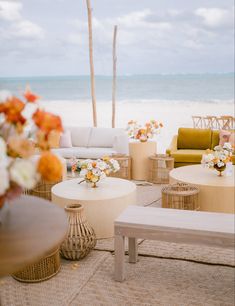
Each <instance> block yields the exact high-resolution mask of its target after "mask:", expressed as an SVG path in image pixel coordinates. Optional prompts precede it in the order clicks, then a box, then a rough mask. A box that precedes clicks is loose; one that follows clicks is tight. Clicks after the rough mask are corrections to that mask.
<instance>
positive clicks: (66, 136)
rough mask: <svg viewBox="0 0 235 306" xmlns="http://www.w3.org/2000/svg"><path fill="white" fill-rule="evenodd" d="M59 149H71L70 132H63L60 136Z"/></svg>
mask: <svg viewBox="0 0 235 306" xmlns="http://www.w3.org/2000/svg"><path fill="white" fill-rule="evenodd" d="M59 147H60V148H72V139H71V132H70V130H68V129H67V130H64V133H63V134H62V135H61V136H60V145H59Z"/></svg>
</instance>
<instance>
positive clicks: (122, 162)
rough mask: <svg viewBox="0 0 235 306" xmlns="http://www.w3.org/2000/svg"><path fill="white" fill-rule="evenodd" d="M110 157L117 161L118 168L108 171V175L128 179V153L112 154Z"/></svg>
mask: <svg viewBox="0 0 235 306" xmlns="http://www.w3.org/2000/svg"><path fill="white" fill-rule="evenodd" d="M110 157H111V158H113V159H116V160H117V161H118V163H119V166H120V170H119V171H117V172H115V173H114V172H112V173H110V174H109V176H111V177H117V178H122V179H126V180H130V179H131V157H130V156H128V155H121V154H120V155H112V156H110Z"/></svg>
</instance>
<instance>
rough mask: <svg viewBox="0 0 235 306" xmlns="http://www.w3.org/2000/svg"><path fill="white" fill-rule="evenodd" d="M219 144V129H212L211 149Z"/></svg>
mask: <svg viewBox="0 0 235 306" xmlns="http://www.w3.org/2000/svg"><path fill="white" fill-rule="evenodd" d="M218 144H219V131H212V137H211V150H214V147H216V146H218Z"/></svg>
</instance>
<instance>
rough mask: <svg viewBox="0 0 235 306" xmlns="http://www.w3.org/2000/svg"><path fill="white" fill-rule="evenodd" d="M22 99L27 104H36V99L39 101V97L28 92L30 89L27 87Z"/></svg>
mask: <svg viewBox="0 0 235 306" xmlns="http://www.w3.org/2000/svg"><path fill="white" fill-rule="evenodd" d="M24 97H25V99H26V100H27V102H29V103H34V102H36V101H37V100H38V99H40V97H39V96H37V95H35V94H34V93H32V91H31V90H30V87H29V86H27V87H26V90H25V92H24Z"/></svg>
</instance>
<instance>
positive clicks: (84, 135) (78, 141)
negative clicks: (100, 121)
mask: <svg viewBox="0 0 235 306" xmlns="http://www.w3.org/2000/svg"><path fill="white" fill-rule="evenodd" d="M91 129H92V128H91V127H69V130H70V131H71V139H72V145H73V147H87V146H88V141H89V137H90V134H91Z"/></svg>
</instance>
